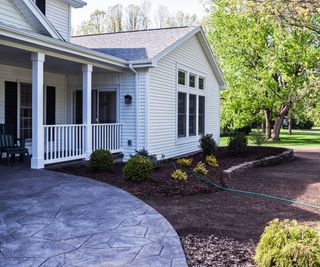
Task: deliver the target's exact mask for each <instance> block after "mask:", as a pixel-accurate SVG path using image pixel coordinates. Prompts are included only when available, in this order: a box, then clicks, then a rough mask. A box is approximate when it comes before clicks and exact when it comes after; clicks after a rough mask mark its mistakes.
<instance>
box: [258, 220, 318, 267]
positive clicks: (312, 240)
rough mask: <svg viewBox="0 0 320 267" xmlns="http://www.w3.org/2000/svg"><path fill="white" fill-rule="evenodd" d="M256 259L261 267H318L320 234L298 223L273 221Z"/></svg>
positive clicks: (265, 232)
mask: <svg viewBox="0 0 320 267" xmlns="http://www.w3.org/2000/svg"><path fill="white" fill-rule="evenodd" d="M254 259H255V261H256V263H257V264H258V266H260V267H271V266H275V267H300V266H301V267H304V266H306V267H307V266H308V267H309V266H310V267H319V266H320V233H319V231H317V230H316V229H314V228H311V227H309V226H303V225H299V224H298V223H297V222H296V221H289V220H284V221H280V220H279V219H276V220H273V221H272V222H270V223H269V224H268V226H267V227H266V228H265V230H264V233H263V234H262V236H261V239H260V242H259V244H258V246H257V249H256V255H255V257H254Z"/></svg>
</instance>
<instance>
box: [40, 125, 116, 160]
mask: <svg viewBox="0 0 320 267" xmlns="http://www.w3.org/2000/svg"><path fill="white" fill-rule="evenodd" d="M85 128H86V126H85V125H83V124H69V125H44V164H50V163H57V162H63V161H70V160H76V159H83V158H85V154H84V151H85V147H84V145H85V139H84V138H85ZM121 131H122V125H121V124H120V123H112V124H93V125H92V151H95V150H98V149H108V150H110V152H111V153H118V152H121V151H122V146H121V140H122V138H121V137H122V132H121Z"/></svg>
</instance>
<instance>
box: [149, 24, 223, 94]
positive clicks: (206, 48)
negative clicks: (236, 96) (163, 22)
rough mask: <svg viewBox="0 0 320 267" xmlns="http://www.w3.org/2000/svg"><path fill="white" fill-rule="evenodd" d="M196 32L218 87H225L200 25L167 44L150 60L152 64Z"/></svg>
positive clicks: (154, 64)
mask: <svg viewBox="0 0 320 267" xmlns="http://www.w3.org/2000/svg"><path fill="white" fill-rule="evenodd" d="M196 34H200V38H199V41H200V44H201V46H202V49H203V50H204V52H205V54H206V56H207V58H208V60H209V62H210V65H211V68H212V70H213V72H214V73H215V75H216V76H217V77H216V78H217V79H218V83H219V88H220V89H225V88H226V87H227V84H226V82H225V80H224V78H223V74H222V72H221V69H220V67H219V65H218V63H217V61H216V59H215V57H214V54H213V52H212V50H211V47H210V45H209V43H208V40H207V38H206V36H205V34H204V32H203V30H202V28H201V26H199V27H196V28H194V30H192V31H191V32H189V33H188V34H186V35H185V36H184V37H182V38H181V39H179V40H178V41H176V42H175V43H173V44H172V45H171V46H169V47H168V48H166V49H165V50H163V51H162V52H161V53H159V54H158V55H156V56H155V57H154V58H153V60H152V65H153V66H156V64H157V62H158V61H159V60H160V59H162V58H163V57H165V56H166V55H168V54H169V53H170V52H171V51H173V50H174V49H176V48H177V47H179V46H180V45H181V44H183V43H184V42H186V41H187V40H189V39H190V38H192V37H193V36H194V35H196Z"/></svg>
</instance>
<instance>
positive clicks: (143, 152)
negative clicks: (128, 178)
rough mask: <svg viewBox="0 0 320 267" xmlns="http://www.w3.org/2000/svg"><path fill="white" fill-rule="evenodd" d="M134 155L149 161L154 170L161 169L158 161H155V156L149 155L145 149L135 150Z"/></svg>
mask: <svg viewBox="0 0 320 267" xmlns="http://www.w3.org/2000/svg"><path fill="white" fill-rule="evenodd" d="M136 155H139V156H142V157H145V158H147V159H149V160H150V162H151V164H152V166H153V168H154V169H157V168H159V167H161V164H160V161H159V160H158V159H157V155H156V154H149V151H148V150H146V149H145V148H143V149H140V150H136ZM136 155H135V156H136ZM131 157H134V156H131Z"/></svg>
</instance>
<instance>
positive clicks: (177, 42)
mask: <svg viewBox="0 0 320 267" xmlns="http://www.w3.org/2000/svg"><path fill="white" fill-rule="evenodd" d="M199 31H201V27H200V26H199V27H196V28H194V29H193V30H192V31H191V32H189V33H188V34H186V35H185V36H183V37H182V38H180V39H179V40H177V41H176V42H174V43H173V44H172V45H170V46H169V47H167V48H166V49H164V50H163V51H162V52H160V53H159V54H158V55H156V56H155V57H154V58H153V59H152V62H154V63H157V62H158V61H159V60H160V59H162V58H163V57H165V56H166V55H168V54H169V53H170V52H171V51H173V50H174V49H176V48H177V47H179V46H180V45H181V44H182V43H184V42H185V41H187V40H189V39H190V38H191V37H192V36H194V35H195V34H196V33H198V32H199Z"/></svg>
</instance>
